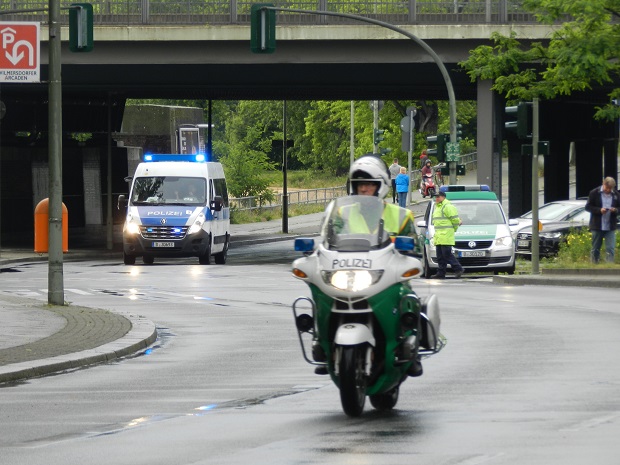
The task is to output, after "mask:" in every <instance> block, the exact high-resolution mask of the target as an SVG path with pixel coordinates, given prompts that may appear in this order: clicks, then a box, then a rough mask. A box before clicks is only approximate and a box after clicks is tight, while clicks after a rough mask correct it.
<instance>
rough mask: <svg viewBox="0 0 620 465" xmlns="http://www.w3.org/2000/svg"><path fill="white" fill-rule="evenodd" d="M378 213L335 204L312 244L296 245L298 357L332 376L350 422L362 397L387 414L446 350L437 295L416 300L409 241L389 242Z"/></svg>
mask: <svg viewBox="0 0 620 465" xmlns="http://www.w3.org/2000/svg"><path fill="white" fill-rule="evenodd" d="M383 209H384V204H383V202H382V200H381V199H380V198H378V197H372V196H361V195H352V196H349V197H342V198H339V199H337V200H335V201H333V202H332V203H331V204H330V206H329V207H328V210H327V212H326V217H325V220H324V222H323V225H322V227H321V238H320V240H318V244H315V241H314V239H309V238H298V239H297V240H296V241H295V250H298V251H301V252H303V253H304V257H302V258H299V259H297V260H295V261H294V263H293V275H294V276H295V277H296V278H298V279H300V280H302V281H304V282H305V283H306V284H307V285H308V286H309V288H310V291H311V294H312V297H311V298H310V297H299V298H298V299H297V300H295V302H294V303H293V306H292V308H293V314H294V317H295V322H296V326H297V332H298V335H299V341H300V344H301V349H302V354H303V357H304V359H305V360H306V361H307V362H308V363H310V364H312V365H315V366H316V367H317V369H316V370H315V371H316V372H317V373H319V374H324V373H321V371H323V372H326V373H328V374H329V375H330V377H331V379H332V381H333V382H334V383H335V384H336V386H338V388H339V390H340V400H341V404H342V408H343V410H344V412H345V413H346V414H347V415H348V416H351V417H357V416H359V415H361V414H362V412H363V410H364V404H365V399H366V396H368V397H369V398H370V403H371V404H372V406H373V407H374V408H376V409H378V410H389V409H392V408H393V407H394V406H395V405H396V403H397V401H398V394H399V388H400V385H401V384H402V383H403V382H404V381H405V380H406V379H407V377H408V376H419V375H420V374H422V373H421V364H420V362H419V360H420V359H421V358H422V357H427V356H430V355H433V354H436V353H438V352H439V351H440V350H441V349H442V348H443V347H444V345H445V343H446V339H445V338H444V337H443V336H442V335H441V334H440V314H439V304H438V301H437V298H436V296H435V295H430V296H429V297H427V298H425V299H421V298H420V297H418V295H417V294H416V293H415V292H414V291H413V289H412V287H411V280H412V279H413V278H418V277H419V276H420V275H421V274H422V272H423V265H422V263H421V262H420V261H419V260H418V259H417V258H414V257H412V256H410V255H409V254H410V253H411V252H412V251H413V248H414V239H413V238H411V237H404V236H398V237H395V238H390V236H389V234H388V232H386V231H385V229H384V219H383V218H382V215H383Z"/></svg>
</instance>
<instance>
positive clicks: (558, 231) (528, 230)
mask: <svg viewBox="0 0 620 465" xmlns="http://www.w3.org/2000/svg"><path fill="white" fill-rule="evenodd" d="M589 221H590V213H589V212H587V211H585V210H583V211H581V212H579V213H578V214H576V215H575V216H574V217H573V218H572V219H571V221H554V222H548V223H543V226H542V231H539V233H538V253H539V255H540V256H541V257H553V256H554V255H557V254H558V252H559V250H560V244H561V243H562V242H564V241H565V240H566V236H568V234H569V233H570V232H571V231H582V230H588V222H589ZM618 229H620V219H619V221H618ZM515 246H516V249H515V251H516V253H517V256H522V257H523V256H528V257H529V256H531V255H532V227H531V226H526V227H524V228H522V229H520V230H518V231H517V233H516V238H515Z"/></svg>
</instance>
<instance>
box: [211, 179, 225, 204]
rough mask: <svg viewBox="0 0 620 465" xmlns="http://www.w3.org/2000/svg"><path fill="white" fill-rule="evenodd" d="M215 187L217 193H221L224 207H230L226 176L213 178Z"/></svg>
mask: <svg viewBox="0 0 620 465" xmlns="http://www.w3.org/2000/svg"><path fill="white" fill-rule="evenodd" d="M213 187H214V188H215V195H219V196H220V197H222V200H223V205H222V206H223V207H224V208H226V207H228V190H227V189H226V180H225V179H224V178H217V179H213Z"/></svg>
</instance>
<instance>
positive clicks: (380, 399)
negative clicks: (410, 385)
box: [369, 386, 399, 410]
mask: <svg viewBox="0 0 620 465" xmlns="http://www.w3.org/2000/svg"><path fill="white" fill-rule="evenodd" d="M398 391H399V389H398V386H396V387H395V388H394V389H392V390H390V391H388V392H384V393H383V394H375V395H372V396H369V397H370V404H371V405H372V406H373V407H374V408H376V409H377V410H392V409H393V408H394V407H395V406H396V402H398Z"/></svg>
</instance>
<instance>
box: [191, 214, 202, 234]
mask: <svg viewBox="0 0 620 465" xmlns="http://www.w3.org/2000/svg"><path fill="white" fill-rule="evenodd" d="M204 222H205V216H204V215H203V214H202V213H201V214H200V215H198V218H196V221H194V224H192V225H191V226H190V227H189V229H188V230H187V234H196V233H197V232H199V231H201V230H202V225H203V224H204Z"/></svg>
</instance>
